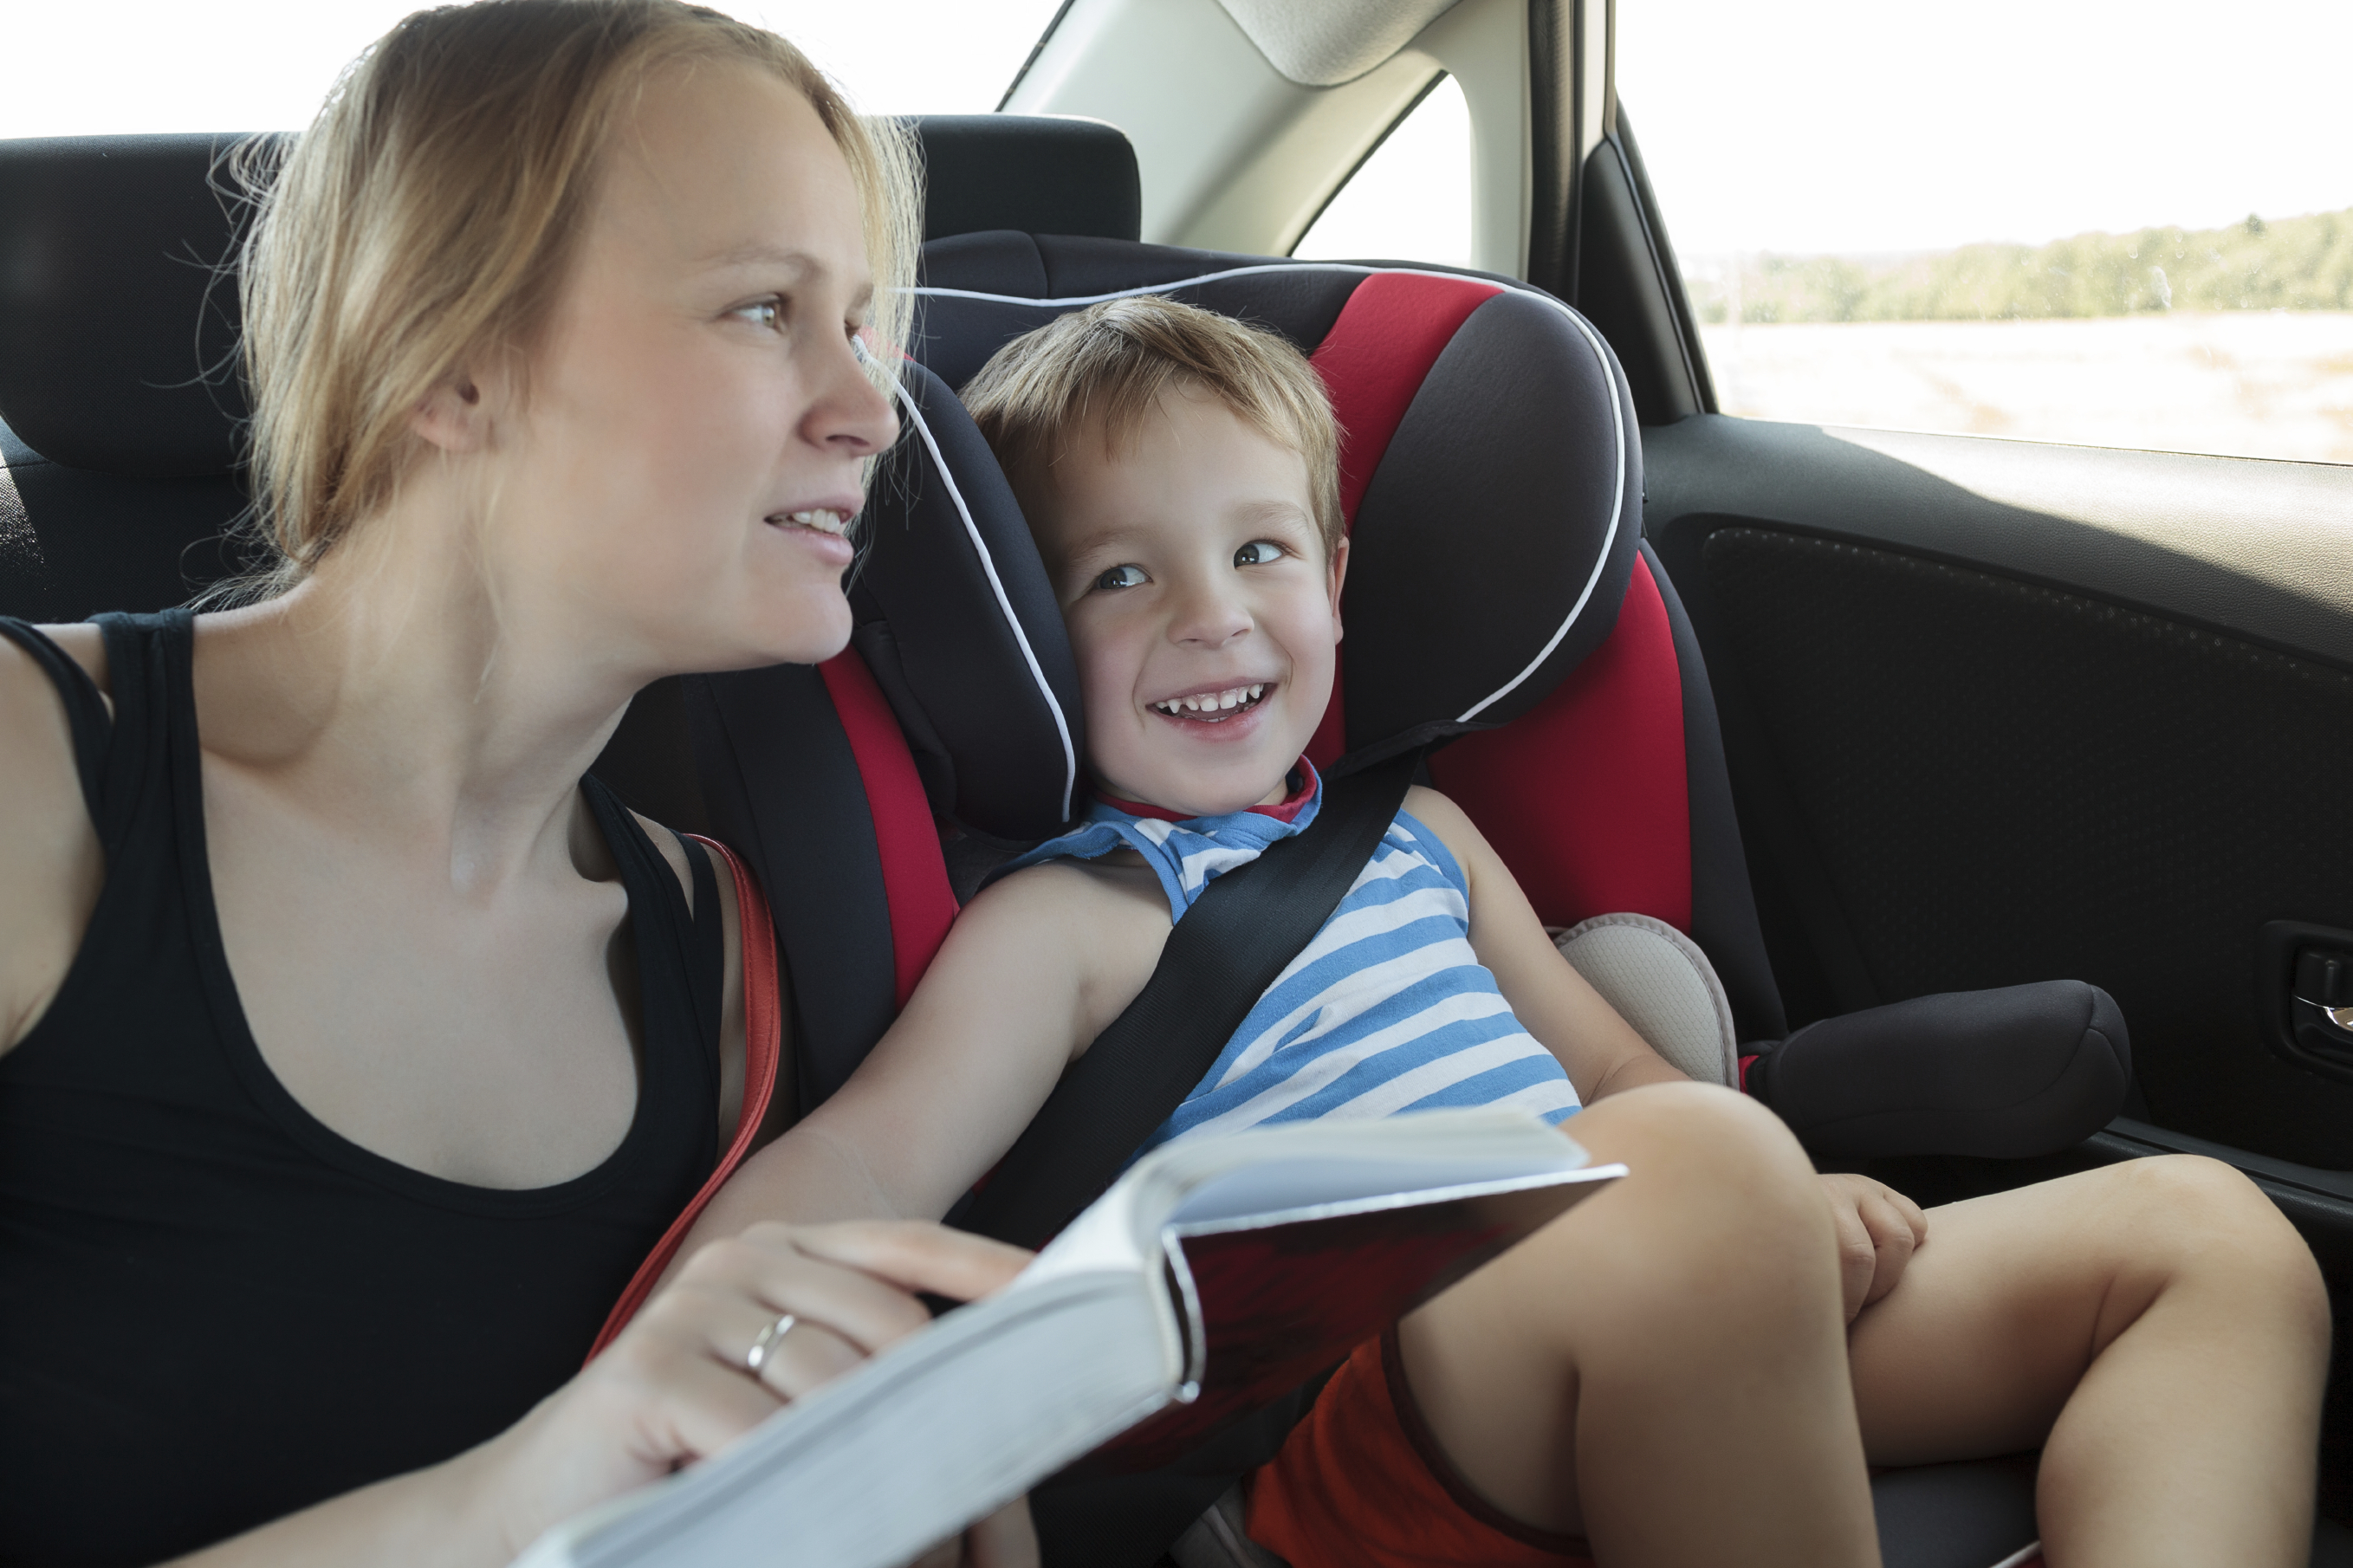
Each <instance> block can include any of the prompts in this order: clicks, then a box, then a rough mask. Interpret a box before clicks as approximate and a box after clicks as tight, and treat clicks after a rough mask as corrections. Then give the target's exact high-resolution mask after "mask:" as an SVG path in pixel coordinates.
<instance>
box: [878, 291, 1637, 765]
mask: <svg viewBox="0 0 2353 1568" xmlns="http://www.w3.org/2000/svg"><path fill="white" fill-rule="evenodd" d="M1269 272H1355V273H1360V274H1362V275H1363V276H1365V277H1367V278H1370V277H1373V276H1375V275H1376V274H1383V273H1391V274H1395V275H1397V276H1399V277H1405V278H1451V279H1464V280H1467V281H1470V282H1473V283H1492V284H1494V286H1495V287H1496V288H1497V289H1501V290H1503V291H1504V293H1506V294H1519V295H1523V296H1525V298H1527V299H1531V300H1537V301H1538V302H1540V303H1542V304H1546V305H1549V306H1551V307H1552V308H1553V309H1554V310H1558V311H1559V312H1560V313H1561V314H1562V315H1564V316H1566V317H1567V318H1568V321H1569V324H1570V325H1571V326H1573V327H1575V328H1576V329H1577V331H1578V332H1579V333H1580V334H1582V335H1583V337H1584V339H1585V342H1586V346H1587V347H1588V348H1590V349H1591V350H1592V351H1593V357H1594V358H1595V359H1596V360H1598V361H1599V362H1600V364H1601V374H1602V376H1603V378H1604V379H1605V380H1607V381H1609V384H1610V387H1609V424H1610V434H1611V435H1612V436H1613V437H1616V439H1617V443H1618V480H1617V484H1616V485H1615V487H1614V488H1613V489H1612V491H1611V496H1610V501H1609V528H1608V529H1607V530H1606V531H1604V532H1603V533H1602V535H1601V549H1600V551H1599V552H1598V553H1597V554H1596V556H1595V558H1594V562H1593V574H1592V575H1591V576H1589V577H1588V578H1586V580H1585V589H1584V591H1583V592H1582V593H1580V594H1578V595H1577V603H1576V604H1574V605H1570V606H1569V610H1568V618H1567V620H1564V621H1562V622H1561V623H1560V626H1559V627H1558V629H1556V631H1555V632H1554V633H1553V634H1552V636H1551V637H1547V638H1546V640H1545V645H1544V647H1541V648H1539V649H1538V650H1537V651H1536V656H1535V658H1532V659H1530V660H1528V662H1527V667H1526V668H1524V669H1522V670H1521V671H1520V672H1519V674H1517V675H1515V676H1514V677H1512V679H1509V680H1507V681H1505V682H1504V684H1503V685H1501V686H1499V687H1497V688H1496V689H1494V690H1493V691H1491V692H1489V693H1487V695H1486V696H1484V697H1482V698H1481V699H1480V700H1478V701H1476V702H1473V703H1472V704H1471V706H1470V707H1468V708H1465V709H1464V710H1462V711H1461V713H1460V714H1459V715H1457V716H1456V718H1455V720H1454V721H1455V722H1456V723H1458V724H1467V723H1469V722H1470V721H1472V720H1473V719H1475V718H1477V717H1478V716H1479V715H1480V714H1481V713H1482V712H1484V711H1485V710H1487V709H1488V708H1490V707H1492V706H1493V704H1495V703H1496V702H1499V701H1501V700H1503V699H1504V698H1506V697H1508V696H1510V695H1511V694H1512V693H1513V692H1514V691H1515V690H1517V689H1519V688H1520V687H1521V686H1522V685H1523V684H1525V682H1526V680H1527V679H1528V677H1530V676H1532V675H1534V674H1535V672H1536V669H1537V668H1538V667H1539V666H1540V665H1542V664H1543V663H1544V661H1545V660H1546V659H1547V658H1551V657H1552V651H1553V649H1555V648H1556V647H1559V646H1560V643H1561V639H1562V638H1563V637H1567V636H1568V628H1569V627H1571V626H1575V625H1577V616H1581V615H1583V614H1584V613H1585V606H1586V604H1587V602H1588V600H1590V599H1591V598H1592V597H1593V591H1594V589H1596V588H1598V587H1599V586H1600V585H1601V573H1602V570H1603V568H1605V567H1606V566H1608V565H1609V547H1610V545H1612V544H1614V543H1615V542H1617V539H1618V525H1619V523H1620V521H1623V519H1624V513H1625V510H1626V415H1625V411H1624V410H1623V409H1621V408H1620V407H1619V405H1618V386H1617V378H1616V377H1615V376H1612V375H1610V374H1609V354H1608V353H1607V352H1605V351H1604V350H1603V348H1602V346H1601V339H1600V337H1599V335H1598V334H1596V333H1595V331H1594V330H1593V328H1592V327H1591V326H1590V325H1588V323H1587V322H1586V320H1585V318H1584V317H1582V316H1580V315H1578V314H1577V312H1576V311H1574V310H1570V309H1569V308H1568V307H1567V305H1564V304H1562V303H1561V302H1560V301H1559V300H1556V299H1554V298H1553V297H1552V296H1551V295H1549V294H1547V293H1546V292H1544V291H1543V290H1542V289H1529V288H1525V287H1524V286H1522V285H1519V284H1514V283H1504V282H1500V281H1498V280H1497V279H1493V278H1481V277H1477V276H1474V275H1472V274H1469V273H1462V272H1440V271H1439V270H1437V269H1436V268H1424V267H1365V266H1361V265H1357V264H1354V263H1350V262H1345V261H1266V262H1260V263H1258V264H1256V265H1254V266H1250V267H1229V268H1226V269H1225V270H1223V271H1222V272H1204V273H1202V274H1201V275H1200V276H1199V277H1198V278H1178V279H1173V280H1171V281H1169V282H1166V283H1146V284H1144V285H1141V286H1140V287H1137V288H1134V289H1113V290H1112V291H1111V292H1109V293H1107V294H1073V295H1070V296H1068V297H1067V298H1063V299H1060V300H1033V299H1029V298H1028V297H1027V296H1025V295H1020V294H987V293H983V292H981V291H979V290H978V289H934V288H931V287H928V286H925V287H918V288H916V289H911V290H909V292H911V293H913V294H914V295H915V296H917V297H918V298H923V299H933V300H986V301H987V302H989V303H992V304H1000V305H1047V306H1051V307H1053V308H1055V309H1057V310H1076V309H1078V308H1079V307H1080V306H1082V305H1099V304H1101V303H1103V301H1104V300H1133V299H1135V298H1137V297H1138V296H1140V295H1145V294H1166V293H1167V292H1169V291H1170V290H1171V289H1193V288H1198V287H1199V286H1200V285H1201V284H1204V283H1218V282H1222V281H1223V280H1225V279H1229V278H1250V277H1256V276H1259V275H1261V274H1262V273H1269ZM927 434H928V433H927ZM937 455H938V454H937V450H936V448H934V457H936V456H937ZM958 504H959V505H961V504H962V503H961V502H959V503H958Z"/></svg>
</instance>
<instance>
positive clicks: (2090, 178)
mask: <svg viewBox="0 0 2353 1568" xmlns="http://www.w3.org/2000/svg"><path fill="white" fill-rule="evenodd" d="M413 3H414V0H0V137H7V136H41V135H67V134H87V133H96V132H153V131H262V130H280V129H291V128H295V127H299V126H301V125H302V124H303V123H305V122H306V121H308V120H309V118H310V115H311V110H314V109H315V108H316V107H317V105H318V102H319V100H320V98H321V97H322V95H323V94H324V93H325V91H326V89H327V86H328V84H329V83H330V82H332V80H333V79H334V77H335V73H336V72H337V71H338V70H339V69H341V68H342V67H343V64H344V63H345V62H346V61H348V60H349V59H350V58H352V57H353V55H355V54H357V53H358V52H359V50H360V49H361V48H362V47H364V46H365V45H366V44H367V43H368V42H369V41H370V40H371V39H373V38H374V37H376V36H377V35H378V34H380V33H381V32H383V31H384V29H385V27H387V26H390V25H391V24H392V23H393V22H394V21H396V20H397V19H398V18H399V17H400V16H402V15H404V14H406V12H407V11H408V10H409V9H410V8H411V7H412V5H413ZM1056 3H1057V0H737V3H734V4H731V5H724V7H723V8H726V9H730V10H732V11H733V12H734V13H735V14H736V15H739V16H744V17H745V18H747V19H750V20H755V21H760V22H763V23H765V24H766V25H768V26H774V27H776V28H777V29H778V30H779V31H781V32H783V33H785V34H786V36H787V37H792V38H794V39H796V40H797V41H798V42H800V43H801V44H802V45H803V46H804V47H807V49H808V51H809V53H810V54H811V55H812V56H813V57H814V58H816V59H817V60H818V63H819V64H820V65H822V66H824V67H825V68H827V69H828V70H829V71H831V72H832V73H833V74H834V76H835V77H836V78H837V79H839V80H840V81H842V82H843V83H844V85H845V86H846V87H847V88H848V89H849V92H850V94H851V96H852V98H853V99H855V100H856V101H857V102H858V103H859V105H860V107H861V108H865V109H869V110H881V111H889V112H913V111H922V110H929V111H933V112H941V113H954V112H975V111H980V110H989V109H994V108H995V107H996V106H997V100H998V98H999V97H1000V96H1001V95H1002V93H1003V92H1004V89H1005V88H1006V86H1007V85H1008V83H1009V82H1010V81H1011V79H1012V77H1013V74H1014V72H1015V71H1017V70H1018V69H1019V68H1020V65H1021V62H1022V61H1023V60H1024V59H1025V58H1027V57H1028V55H1029V47H1030V46H1031V44H1032V43H1034V42H1035V41H1036V38H1037V36H1038V34H1039V31H1040V30H1041V29H1042V28H1043V27H1044V26H1045V25H1046V23H1047V22H1048V21H1049V20H1050V18H1051V17H1052V16H1053V13H1054V10H1055V8H1056ZM1303 3H1304V0H1303ZM1618 30H1619V66H1618V80H1619V90H1620V98H1621V100H1623V101H1624V103H1625V104H1626V106H1627V110H1628V115H1629V119H1630V121H1631V123H1632V125H1633V127H1634V129H1635V131H1636V132H1637V134H1638V135H1639V136H1640V138H1641V146H1642V151H1643V154H1644V157H1645V160H1646V162H1647V163H1648V165H1649V167H1650V171H1651V179H1652V182H1653V184H1655V186H1656V188H1657V190H1658V194H1659V199H1660V203H1661V205H1662V208H1663V210H1664V214H1665V216H1666V221H1667V226H1668V230H1669V232H1670V234H1671V235H1672V237H1673V240H1674V243H1675V245H1676V247H1677V248H1678V249H1679V250H1680V251H1681V252H1682V253H1683V256H1684V257H1686V258H1692V259H1694V260H1696V259H1699V258H1706V257H1711V256H1722V255H1725V254H1728V253H1732V252H1735V251H1742V252H1753V251H1758V250H1774V251H1780V252H1783V253H1816V252H1839V253H1849V254H1852V253H1865V254H1870V253H1884V252H1890V251H1907V250H1925V249H1937V248H1943V247H1948V246H1953V245H1958V244H1964V243H1967V242H1969V241H1972V240H1993V239H1999V240H2017V241H2021V242H2026V243H2039V242H2041V241H2043V240H2048V239H2052V238H2056V237H2061V236H2063V235H2069V234H2076V233H2081V232H2084V231H2086V230H2095V229H2098V230H2109V231H2121V230H2128V229H2132V228H2137V227H2140V226H2144V225H2148V224H2168V223H2171V224H2182V225H2185V226H2195V227H2206V226H2218V225H2221V224H2225V223H2231V222H2235V221H2237V220H2239V219H2241V218H2243V217H2245V216H2247V215H2248V214H2249V213H2250V212H2253V213H2259V214H2262V215H2263V216H2274V217H2279V216H2293V215H2295V214H2296V213H2306V212H2317V211H2325V210H2331V209H2337V208H2343V207H2348V206H2353V152H2348V145H2347V144H2348V133H2347V132H2346V130H2345V122H2344V115H2343V110H2342V107H2341V106H2342V104H2343V102H2344V101H2345V100H2346V99H2347V97H2348V91H2347V84H2346V79H2345V77H2346V69H2345V62H2347V61H2348V60H2353V0H2233V3H2232V4H2231V5H2217V4H2215V3H2214V0H2194V3H2193V0H2135V3H2132V4H2125V3H2122V0H1968V4H1966V5H1963V4H1959V3H1957V0H1780V3H1778V4H1767V3H1766V0H1619V5H1618ZM1427 118H1430V119H1431V120H1433V121H1434V120H1436V119H1438V118H1439V116H1438V115H1436V114H1433V115H1432V116H1430V117H1427ZM1417 129H1424V130H1426V131H1427V132H1430V134H1426V135H1417V136H1403V137H1401V138H1400V139H1399V142H1398V146H1397V147H1396V149H1395V153H1396V154H1397V156H1394V157H1392V158H1389V159H1386V160H1377V163H1388V164H1391V165H1396V164H1400V163H1406V162H1408V159H1407V158H1406V156H1405V155H1406V154H1407V153H1409V152H1410V153H1412V154H1413V156H1412V159H1411V160H1410V161H1411V162H1413V163H1429V162H1430V161H1431V160H1432V159H1435V160H1437V161H1438V162H1441V163H1448V164H1450V166H1451V164H1452V163H1453V160H1454V158H1455V157H1456V154H1455V153H1453V152H1452V151H1451V147H1452V145H1453V143H1452V142H1451V138H1452V137H1453V136H1455V135H1459V134H1460V132H1459V130H1457V129H1455V128H1453V127H1440V126H1439V125H1436V124H1432V125H1430V126H1428V127H1426V128H1417ZM1441 131H1442V132H1444V134H1443V135H1442V136H1441V135H1440V134H1439V132H1441ZM1441 146H1442V148H1443V150H1441ZM1395 173H1402V171H1396V172H1395ZM1393 178H1394V174H1392V176H1391V179H1393ZM1391 179H1384V178H1382V177H1381V176H1379V175H1376V176H1375V177H1374V178H1372V179H1368V180H1367V181H1366V186H1367V188H1366V190H1365V191H1362V192H1358V193H1355V195H1357V196H1359V197H1371V196H1372V195H1374V194H1375V193H1374V192H1373V191H1372V189H1371V188H1370V187H1371V186H1372V185H1373V184H1376V183H1377V182H1378V183H1382V184H1388V183H1391ZM1414 184H1423V186H1424V188H1425V189H1427V188H1429V187H1428V185H1427V184H1426V183H1425V182H1424V181H1423V180H1422V179H1421V178H1420V177H1419V176H1415V177H1410V178H1407V179H1405V180H1404V181H1403V184H1402V186H1401V187H1400V188H1404V187H1409V186H1411V185H1414ZM1444 184H1445V186H1446V187H1448V188H1451V184H1452V183H1451V182H1445V183H1444ZM1453 194H1454V195H1457V196H1458V197H1459V195H1461V193H1460V191H1459V190H1456V191H1454V193H1453ZM1342 200H1343V202H1347V201H1348V200H1349V195H1348V194H1344V195H1343V198H1342ZM1353 205H1357V206H1359V207H1361V208H1362V209H1363V212H1362V215H1361V216H1363V217H1364V218H1365V219H1366V221H1367V222H1368V223H1369V221H1370V220H1371V219H1372V218H1373V217H1374V216H1377V215H1380V214H1383V213H1387V214H1388V215H1390V221H1392V222H1394V221H1395V216H1394V215H1396V214H1397V213H1398V211H1400V210H1401V206H1402V204H1400V203H1398V202H1393V201H1391V200H1389V199H1387V197H1386V195H1384V199H1381V200H1379V201H1370V200H1362V201H1359V202H1357V203H1356V204H1353ZM1333 218H1334V223H1333V225H1332V228H1333V229H1339V228H1341V227H1343V226H1344V225H1343V224H1342V223H1341V221H1340V220H1342V219H1343V218H1347V219H1348V220H1349V221H1348V223H1347V224H1345V226H1346V227H1351V228H1353V227H1355V226H1356V222H1355V215H1350V214H1348V213H1346V212H1345V211H1342V210H1335V213H1334V214H1333ZM1466 221H1467V220H1466ZM1374 237H1375V236H1373V235H1371V234H1369V233H1367V234H1365V235H1363V236H1361V238H1362V239H1363V240H1366V241H1369V240H1371V239H1372V238H1374ZM1316 238H1317V240H1318V241H1319V242H1324V243H1326V244H1331V245H1335V246H1336V245H1338V244H1339V242H1340V240H1341V238H1342V236H1341V235H1340V234H1338V233H1334V232H1326V233H1323V234H1319V235H1318V236H1316ZM1320 247H1321V246H1320V245H1319V248H1320ZM1345 248H1348V249H1351V250H1355V251H1357V252H1358V253H1362V250H1363V248H1365V247H1361V246H1359V245H1358V244H1356V243H1351V244H1349V245H1347V246H1346V247H1345ZM1369 248H1371V249H1374V250H1384V249H1388V248H1389V247H1385V246H1371V247H1369Z"/></svg>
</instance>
